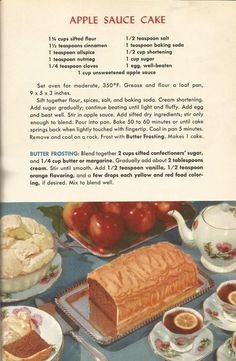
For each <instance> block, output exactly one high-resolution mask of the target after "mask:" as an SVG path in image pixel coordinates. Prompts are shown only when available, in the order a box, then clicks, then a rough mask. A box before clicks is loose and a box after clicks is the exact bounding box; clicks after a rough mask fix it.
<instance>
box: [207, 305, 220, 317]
mask: <svg viewBox="0 0 236 361" xmlns="http://www.w3.org/2000/svg"><path fill="white" fill-rule="evenodd" d="M206 312H207V314H208V315H209V316H210V318H211V319H212V320H219V312H217V311H215V310H212V309H211V308H210V307H208V308H207V309H206Z"/></svg>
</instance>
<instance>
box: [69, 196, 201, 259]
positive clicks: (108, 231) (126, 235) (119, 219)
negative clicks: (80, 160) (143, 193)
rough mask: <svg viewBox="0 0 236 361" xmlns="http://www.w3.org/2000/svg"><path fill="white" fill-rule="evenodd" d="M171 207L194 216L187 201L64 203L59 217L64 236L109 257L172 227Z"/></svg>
mask: <svg viewBox="0 0 236 361" xmlns="http://www.w3.org/2000/svg"><path fill="white" fill-rule="evenodd" d="M172 209H178V211H179V212H180V213H181V214H182V215H183V217H184V218H185V219H186V220H190V219H193V218H194V216H195V210H194V208H193V207H192V205H191V204H190V203H187V202H163V201H162V202H142V201H141V202H139V201H137V202H68V203H66V204H65V205H64V207H63V211H62V219H63V222H64V225H65V227H66V232H67V234H68V236H69V237H70V238H72V239H73V240H74V241H76V242H78V243H79V245H80V246H82V247H84V248H86V249H87V250H88V251H89V252H91V253H92V254H94V255H97V256H100V257H111V256H115V255H117V254H119V253H121V252H124V251H126V250H128V249H130V248H132V247H135V246H137V245H138V244H140V243H143V242H145V241H147V240H149V239H151V238H153V237H156V236H158V235H160V234H161V233H163V232H165V231H167V230H170V229H172V228H174V227H176V222H175V220H174V219H173V217H170V216H169V215H168V214H167V213H168V211H170V210H172ZM72 247H73V246H72Z"/></svg>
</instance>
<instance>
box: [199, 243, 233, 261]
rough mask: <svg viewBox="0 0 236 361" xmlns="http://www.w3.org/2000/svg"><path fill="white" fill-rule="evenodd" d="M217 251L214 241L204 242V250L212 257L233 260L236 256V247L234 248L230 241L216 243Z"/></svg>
mask: <svg viewBox="0 0 236 361" xmlns="http://www.w3.org/2000/svg"><path fill="white" fill-rule="evenodd" d="M216 248H217V252H214V251H213V247H212V242H207V243H205V244H204V250H205V252H206V253H207V255H208V257H210V258H211V259H222V260H224V261H231V260H232V259H234V258H235V257H236V248H233V246H232V244H230V243H229V242H222V243H217V244H216Z"/></svg>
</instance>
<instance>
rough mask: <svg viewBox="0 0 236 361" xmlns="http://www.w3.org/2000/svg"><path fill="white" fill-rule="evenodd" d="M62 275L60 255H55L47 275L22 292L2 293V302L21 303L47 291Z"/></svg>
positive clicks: (0, 297)
mask: <svg viewBox="0 0 236 361" xmlns="http://www.w3.org/2000/svg"><path fill="white" fill-rule="evenodd" d="M61 273H62V259H61V255H60V254H59V253H57V255H56V257H55V258H54V260H53V261H52V264H51V266H50V268H49V270H48V272H47V274H46V275H45V276H44V277H43V278H42V279H41V281H39V282H38V283H36V285H34V286H33V287H31V288H28V289H26V290H24V291H19V292H12V293H4V294H2V295H1V296H0V299H1V301H2V302H16V301H23V300H26V299H28V298H31V297H34V296H37V295H39V294H41V293H43V292H45V291H47V290H48V289H49V288H50V287H52V285H53V284H54V283H55V282H56V281H57V280H58V278H59V277H60V276H61Z"/></svg>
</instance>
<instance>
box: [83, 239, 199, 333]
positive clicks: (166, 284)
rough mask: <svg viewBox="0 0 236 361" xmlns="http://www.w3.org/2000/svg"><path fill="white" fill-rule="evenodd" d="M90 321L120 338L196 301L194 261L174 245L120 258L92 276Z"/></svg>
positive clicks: (154, 247) (149, 249) (148, 249)
mask: <svg viewBox="0 0 236 361" xmlns="http://www.w3.org/2000/svg"><path fill="white" fill-rule="evenodd" d="M87 280H88V285H89V307H90V316H89V317H90V321H91V322H92V323H93V324H94V325H95V327H96V328H98V329H99V330H100V331H102V333H103V334H107V335H112V336H117V335H119V334H123V333H125V332H126V331H128V330H130V329H132V328H134V327H135V326H137V325H140V324H141V323H144V322H145V321H147V320H149V319H151V318H152V317H153V316H155V315H157V314H158V313H159V312H161V311H163V310H165V309H167V308H168V307H171V306H173V305H174V304H177V303H178V302H181V301H182V300H183V299H185V298H186V297H189V296H191V295H192V294H193V293H194V292H195V291H196V289H197V287H198V285H199V281H198V269H197V266H196V264H195V263H194V261H193V259H192V257H191V256H190V255H188V254H185V253H184V252H182V251H181V250H180V249H179V248H177V247H176V246H174V245H172V244H171V243H169V242H160V243H158V244H155V245H151V246H145V247H142V248H139V249H137V250H134V251H132V252H130V253H127V254H124V255H121V256H120V257H118V258H116V259H115V260H113V261H111V262H110V263H107V264H105V265H103V266H101V267H99V268H97V269H96V270H94V271H92V272H91V273H89V274H88V278H87Z"/></svg>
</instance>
